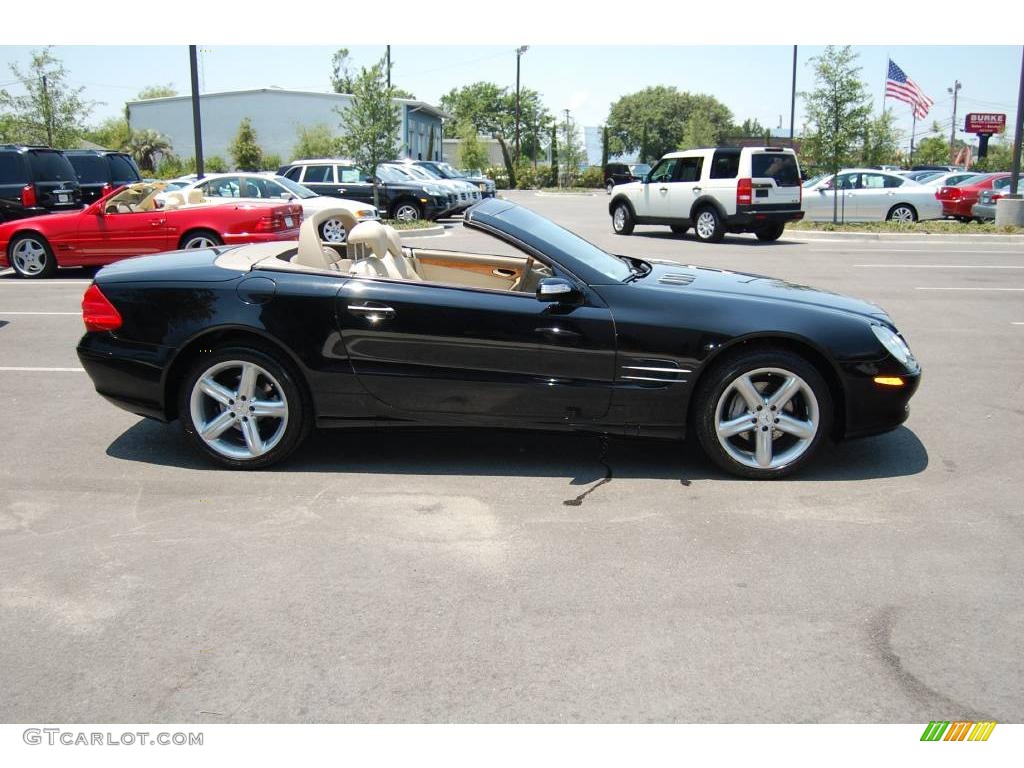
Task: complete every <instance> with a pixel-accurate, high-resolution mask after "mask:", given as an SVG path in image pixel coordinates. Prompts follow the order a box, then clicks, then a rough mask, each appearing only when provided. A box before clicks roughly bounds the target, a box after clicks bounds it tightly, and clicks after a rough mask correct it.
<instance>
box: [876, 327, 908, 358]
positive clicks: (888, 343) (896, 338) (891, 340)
mask: <svg viewBox="0 0 1024 768" xmlns="http://www.w3.org/2000/svg"><path fill="white" fill-rule="evenodd" d="M871 331H872V332H873V333H874V334H875V338H876V339H878V340H879V341H880V342H882V346H883V347H885V348H886V349H887V350H888V351H889V354H890V355H892V356H893V357H895V358H896V359H897V360H899V361H900V362H901V363H903V365H905V366H906V367H907V368H913V367H915V365H916V363H917V361H916V360H915V359H914V355H913V353H912V352H911V351H910V347H908V346H907V342H905V341H904V340H903V339H902V338H901V337H900V335H899V334H898V333H895V332H894V331H893V330H892V329H890V328H887V327H886V326H884V325H872V326H871Z"/></svg>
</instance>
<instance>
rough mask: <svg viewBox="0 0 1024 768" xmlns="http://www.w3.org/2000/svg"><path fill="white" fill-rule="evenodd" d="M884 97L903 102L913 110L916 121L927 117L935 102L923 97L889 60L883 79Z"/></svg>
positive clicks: (911, 81)
mask: <svg viewBox="0 0 1024 768" xmlns="http://www.w3.org/2000/svg"><path fill="white" fill-rule="evenodd" d="M885 95H886V96H887V97H890V96H891V97H892V98H894V99H898V100H899V101H905V102H907V104H909V105H910V106H912V107H913V108H914V114H915V115H916V116H917V117H918V119H924V118H926V117H928V110H929V109H931V108H932V105H933V104H935V102H934V101H933V100H932V99H929V98H928V97H927V96H925V95H924V91H922V90H921V88H920V87H919V86H918V84H917V83H915V82H914V81H913V80H911V79H910V78H909V77H907V73H906V72H904V71H903V70H902V69H900V68H899V67H897V66H896V65H895V64H894V63H893V60H892V59H889V74H888V75H887V76H886V78H885Z"/></svg>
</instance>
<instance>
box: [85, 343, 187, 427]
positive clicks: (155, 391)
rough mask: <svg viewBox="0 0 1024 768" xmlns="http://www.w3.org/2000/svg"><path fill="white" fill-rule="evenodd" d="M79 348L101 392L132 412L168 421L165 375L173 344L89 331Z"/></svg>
mask: <svg viewBox="0 0 1024 768" xmlns="http://www.w3.org/2000/svg"><path fill="white" fill-rule="evenodd" d="M77 351H78V359H79V361H80V362H81V363H82V367H83V368H84V369H85V372H86V373H87V374H88V375H89V378H90V379H92V383H93V386H95V387H96V391H97V392H98V393H99V394H100V395H102V396H103V397H105V398H106V399H107V400H109V401H110V402H111V403H113V404H114V405H116V406H117V407H118V408H122V409H124V410H126V411H128V412H130V413H134V414H137V415H139V416H147V417H149V418H151V419H157V420H158V421H168V418H167V408H166V405H167V404H166V402H165V398H164V388H163V374H164V371H165V369H166V366H167V365H168V364H169V362H170V359H171V354H172V352H173V350H172V349H171V348H170V347H161V346H157V345H153V344H141V343H138V342H126V341H123V340H120V339H116V338H115V337H114V336H113V335H112V334H110V333H87V334H85V336H83V337H82V340H81V341H80V342H79V343H78V350H77Z"/></svg>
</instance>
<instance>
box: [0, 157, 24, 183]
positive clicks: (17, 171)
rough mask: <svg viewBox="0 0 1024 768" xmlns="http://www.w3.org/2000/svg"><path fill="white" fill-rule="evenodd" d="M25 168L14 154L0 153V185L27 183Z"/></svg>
mask: <svg viewBox="0 0 1024 768" xmlns="http://www.w3.org/2000/svg"><path fill="white" fill-rule="evenodd" d="M27 181H28V179H27V178H26V177H25V166H23V165H22V164H21V158H20V157H19V156H18V154H17V153H16V152H0V183H4V184H21V183H24V182H27Z"/></svg>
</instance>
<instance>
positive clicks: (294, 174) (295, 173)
mask: <svg viewBox="0 0 1024 768" xmlns="http://www.w3.org/2000/svg"><path fill="white" fill-rule="evenodd" d="M301 175H302V166H301V165H297V166H295V167H294V168H289V169H288V171H287V173H285V175H284V177H285V178H286V179H291V180H292V181H298V180H299V177H300V176H301Z"/></svg>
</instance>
